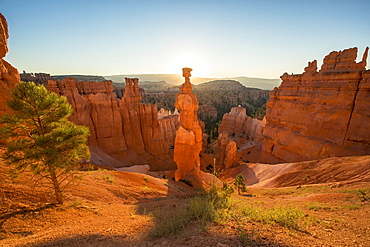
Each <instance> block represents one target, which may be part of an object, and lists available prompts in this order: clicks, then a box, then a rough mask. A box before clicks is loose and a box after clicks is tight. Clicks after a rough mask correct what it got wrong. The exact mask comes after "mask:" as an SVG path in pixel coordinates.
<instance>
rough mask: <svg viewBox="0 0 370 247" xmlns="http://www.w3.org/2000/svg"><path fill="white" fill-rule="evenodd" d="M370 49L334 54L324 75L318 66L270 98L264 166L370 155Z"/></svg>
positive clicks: (286, 81)
mask: <svg viewBox="0 0 370 247" xmlns="http://www.w3.org/2000/svg"><path fill="white" fill-rule="evenodd" d="M367 54H368V48H366V51H365V53H364V55H363V58H362V61H361V62H358V63H357V62H356V57H357V48H351V49H347V50H343V51H339V52H337V51H333V52H331V53H330V54H329V55H327V56H326V57H325V58H324V61H323V65H322V67H321V70H320V71H317V62H316V60H315V61H313V62H309V63H308V67H306V68H305V72H304V73H303V74H296V75H293V74H292V75H288V74H287V73H285V74H284V75H282V76H281V79H282V82H281V85H280V86H279V87H278V88H275V89H274V90H273V91H272V92H271V93H270V100H269V101H268V103H267V114H266V119H267V124H266V126H265V129H264V132H263V135H264V139H263V144H262V161H263V162H269V163H279V162H295V161H305V160H312V159H321V158H327V157H331V156H348V155H365V154H370V70H366V69H365V68H366V59H367Z"/></svg>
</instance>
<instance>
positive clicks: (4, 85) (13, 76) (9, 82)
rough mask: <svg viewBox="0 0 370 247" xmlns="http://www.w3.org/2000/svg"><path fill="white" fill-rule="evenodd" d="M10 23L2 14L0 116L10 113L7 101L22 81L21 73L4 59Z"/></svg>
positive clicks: (0, 21) (0, 35)
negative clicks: (11, 92)
mask: <svg viewBox="0 0 370 247" xmlns="http://www.w3.org/2000/svg"><path fill="white" fill-rule="evenodd" d="M8 38H9V33H8V23H7V21H6V19H5V17H4V16H3V15H2V14H0V116H2V115H4V114H7V113H10V109H9V108H8V107H7V105H6V101H8V100H10V99H11V95H10V91H11V90H12V88H14V87H15V85H16V84H17V83H18V82H19V81H20V79H19V73H18V70H17V69H16V68H14V67H13V66H12V65H11V64H10V63H8V62H7V61H5V60H4V59H3V58H4V57H5V56H6V54H7V53H8Z"/></svg>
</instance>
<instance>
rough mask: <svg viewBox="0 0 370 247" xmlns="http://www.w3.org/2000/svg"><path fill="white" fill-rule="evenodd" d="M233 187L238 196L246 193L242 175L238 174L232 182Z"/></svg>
mask: <svg viewBox="0 0 370 247" xmlns="http://www.w3.org/2000/svg"><path fill="white" fill-rule="evenodd" d="M234 186H235V187H236V189H237V190H238V194H239V195H240V192H246V191H247V188H246V187H245V183H244V177H243V175H242V174H238V176H236V178H235V180H234Z"/></svg>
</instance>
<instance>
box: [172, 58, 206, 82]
mask: <svg viewBox="0 0 370 247" xmlns="http://www.w3.org/2000/svg"><path fill="white" fill-rule="evenodd" d="M185 67H188V68H192V69H193V71H192V72H191V75H192V76H193V77H206V76H207V65H206V63H204V62H203V60H202V59H200V58H199V57H198V56H196V55H194V54H189V53H186V54H180V55H177V56H176V57H175V58H174V59H173V60H172V61H171V63H170V64H169V68H168V71H169V72H170V73H171V74H179V73H181V69H182V68H185Z"/></svg>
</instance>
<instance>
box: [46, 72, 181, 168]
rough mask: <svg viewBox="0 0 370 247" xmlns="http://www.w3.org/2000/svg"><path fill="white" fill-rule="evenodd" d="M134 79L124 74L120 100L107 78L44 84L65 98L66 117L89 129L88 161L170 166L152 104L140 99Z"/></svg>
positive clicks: (123, 164)
mask: <svg viewBox="0 0 370 247" xmlns="http://www.w3.org/2000/svg"><path fill="white" fill-rule="evenodd" d="M137 84H138V80H137V79H129V78H126V88H125V94H124V96H123V98H122V101H121V100H119V99H117V98H116V97H115V95H114V93H113V86H112V82H111V81H102V82H90V81H83V82H76V81H75V80H74V79H72V78H67V79H65V80H63V81H61V80H57V81H49V82H48V86H47V88H48V89H49V90H50V91H54V92H56V93H59V94H61V95H64V96H66V97H67V98H68V101H69V102H70V103H71V105H72V107H73V110H74V111H73V114H72V115H71V117H70V120H71V121H73V122H74V123H76V124H80V125H86V126H88V127H89V129H90V134H91V135H90V137H89V146H90V148H91V153H92V161H93V162H94V163H97V164H102V165H108V166H111V167H123V166H130V165H136V164H148V165H150V167H151V169H152V170H165V169H171V168H172V169H173V168H174V163H173V161H172V160H171V159H170V157H169V155H168V144H167V143H166V141H165V139H164V138H163V134H162V133H161V130H160V126H159V122H158V120H157V107H156V105H147V104H142V103H140V100H141V94H140V92H139V87H138V85H137Z"/></svg>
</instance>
